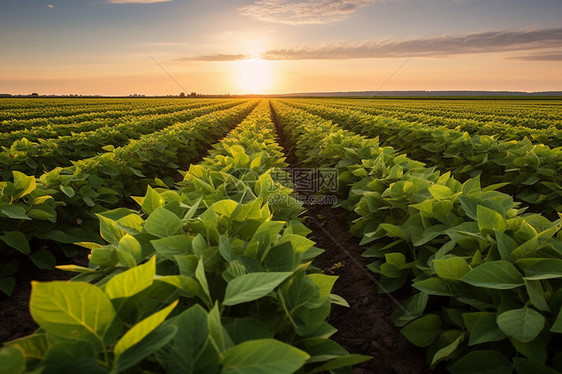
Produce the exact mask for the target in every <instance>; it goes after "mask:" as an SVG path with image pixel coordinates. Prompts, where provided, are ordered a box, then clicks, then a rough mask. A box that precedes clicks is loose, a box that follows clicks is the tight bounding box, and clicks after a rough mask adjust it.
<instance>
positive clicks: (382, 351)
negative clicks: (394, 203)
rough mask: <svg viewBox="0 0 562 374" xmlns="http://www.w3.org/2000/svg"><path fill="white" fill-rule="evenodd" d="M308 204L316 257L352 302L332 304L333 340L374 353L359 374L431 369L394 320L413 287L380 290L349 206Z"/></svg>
mask: <svg viewBox="0 0 562 374" xmlns="http://www.w3.org/2000/svg"><path fill="white" fill-rule="evenodd" d="M273 120H274V122H275V125H276V128H277V134H278V142H279V144H280V145H281V146H282V147H283V149H284V151H285V155H286V157H287V160H286V162H287V163H288V164H289V168H303V167H304V165H301V164H300V161H299V160H298V158H297V157H296V156H295V152H294V145H292V144H291V143H290V142H289V141H288V139H287V138H286V137H285V134H284V133H283V130H282V128H281V127H280V125H279V123H278V122H277V119H276V118H275V115H274V116H273ZM306 194H307V193H306V192H305V193H303V195H306ZM305 197H306V196H305ZM303 200H305V201H306V200H309V199H306V198H305V199H303ZM304 207H305V209H306V211H305V212H303V217H305V224H306V226H307V227H308V228H309V229H310V230H312V233H311V235H310V238H311V239H312V240H314V241H315V242H316V246H317V247H319V248H322V249H324V250H325V252H324V253H323V254H322V255H320V256H318V257H317V258H316V259H315V260H314V265H315V266H316V267H318V268H320V269H322V270H323V271H324V272H325V273H326V274H331V275H337V276H338V277H339V278H338V280H337V282H336V284H335V286H334V290H333V292H334V293H335V294H337V295H340V296H342V297H343V298H344V299H345V300H346V301H347V302H348V303H349V305H350V307H349V308H345V307H341V306H337V305H336V306H334V307H332V313H331V315H330V317H329V320H328V322H329V323H330V324H331V325H333V326H334V327H335V328H337V329H338V332H337V333H336V334H334V336H333V339H334V340H335V341H336V342H338V343H339V344H341V345H342V346H343V347H344V348H345V349H346V350H347V351H348V352H350V353H356V354H363V355H368V356H372V357H373V358H372V359H371V360H369V361H367V362H364V363H363V364H360V365H357V366H356V367H355V368H354V370H353V373H354V374H367V373H376V374H387V373H388V374H390V373H393V374H394V373H396V374H422V373H429V372H430V371H429V368H428V365H427V364H426V361H425V350H424V349H421V348H418V347H416V346H414V345H413V344H411V343H410V342H409V341H408V340H407V339H406V338H404V336H403V335H402V334H401V333H400V331H399V329H398V328H396V327H395V326H394V325H393V323H392V321H391V318H390V316H391V314H392V312H393V311H394V310H395V309H396V308H397V307H398V306H399V303H402V302H404V301H405V300H406V299H407V297H408V296H409V290H408V289H403V290H401V291H399V292H395V293H393V294H390V295H386V294H379V293H377V278H376V276H375V274H374V273H372V272H371V271H370V270H369V269H368V268H367V267H366V266H367V264H368V263H369V262H370V261H369V259H367V258H364V257H361V253H362V252H363V251H364V248H361V247H360V246H359V239H357V238H354V237H352V236H351V234H350V233H349V227H348V225H347V224H346V223H345V221H344V220H343V217H345V216H346V214H347V213H346V212H345V211H343V209H339V208H337V209H336V208H332V207H331V206H329V205H319V204H316V205H305V206H304Z"/></svg>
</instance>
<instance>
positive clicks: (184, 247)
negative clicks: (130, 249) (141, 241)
mask: <svg viewBox="0 0 562 374" xmlns="http://www.w3.org/2000/svg"><path fill="white" fill-rule="evenodd" d="M150 244H152V246H153V247H154V249H156V251H157V252H158V254H160V255H162V256H164V257H167V258H170V259H171V258H173V257H174V256H175V255H185V254H191V253H192V251H191V240H190V239H189V237H188V236H187V235H174V236H168V237H166V238H163V239H157V240H151V241H150Z"/></svg>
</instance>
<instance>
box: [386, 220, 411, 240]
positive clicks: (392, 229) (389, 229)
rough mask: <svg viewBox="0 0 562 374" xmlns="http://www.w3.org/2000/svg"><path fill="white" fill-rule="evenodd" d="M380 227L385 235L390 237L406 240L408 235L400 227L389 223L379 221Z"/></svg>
mask: <svg viewBox="0 0 562 374" xmlns="http://www.w3.org/2000/svg"><path fill="white" fill-rule="evenodd" d="M379 227H380V228H381V229H383V230H384V231H386V233H387V236H388V237H390V238H400V239H402V240H408V235H406V233H405V232H404V230H402V229H401V228H400V227H398V226H395V225H391V224H390V223H381V224H380V225H379Z"/></svg>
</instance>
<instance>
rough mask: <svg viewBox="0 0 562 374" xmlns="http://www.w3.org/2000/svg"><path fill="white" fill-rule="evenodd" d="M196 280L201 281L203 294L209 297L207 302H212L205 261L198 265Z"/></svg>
mask: <svg viewBox="0 0 562 374" xmlns="http://www.w3.org/2000/svg"><path fill="white" fill-rule="evenodd" d="M195 278H196V279H197V280H198V281H199V284H200V285H201V288H202V289H203V292H204V293H205V295H206V296H207V301H209V302H211V300H212V298H211V291H210V290H209V283H208V282H207V276H206V275H205V266H204V265H203V260H200V261H199V262H198V263H197V268H196V269H195Z"/></svg>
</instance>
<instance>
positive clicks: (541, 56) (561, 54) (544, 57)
mask: <svg viewBox="0 0 562 374" xmlns="http://www.w3.org/2000/svg"><path fill="white" fill-rule="evenodd" d="M510 60H520V61H562V51H554V52H542V53H532V54H529V55H523V56H513V57H510Z"/></svg>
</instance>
